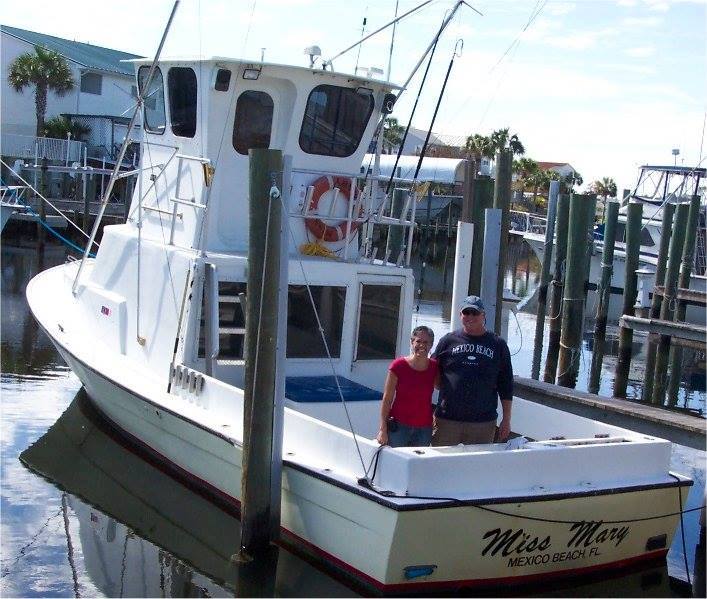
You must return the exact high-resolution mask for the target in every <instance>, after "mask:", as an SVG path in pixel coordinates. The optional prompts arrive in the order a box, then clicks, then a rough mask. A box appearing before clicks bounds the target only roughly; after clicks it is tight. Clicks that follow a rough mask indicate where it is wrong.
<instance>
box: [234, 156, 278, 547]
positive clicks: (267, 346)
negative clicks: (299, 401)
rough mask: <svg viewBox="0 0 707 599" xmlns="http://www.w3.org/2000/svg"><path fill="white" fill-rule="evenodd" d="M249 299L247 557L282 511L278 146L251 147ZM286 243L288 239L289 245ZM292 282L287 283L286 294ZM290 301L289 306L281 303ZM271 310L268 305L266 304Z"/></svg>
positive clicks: (271, 535) (272, 533)
mask: <svg viewBox="0 0 707 599" xmlns="http://www.w3.org/2000/svg"><path fill="white" fill-rule="evenodd" d="M249 155H250V171H249V179H250V191H249V196H250V210H249V212H250V219H249V221H250V228H249V248H248V287H247V289H248V302H247V308H246V310H247V312H246V336H245V339H246V345H245V392H244V405H243V462H242V463H243V475H242V481H241V483H242V486H241V501H242V504H241V551H240V555H241V557H242V558H245V559H247V558H248V557H252V556H257V555H264V554H266V553H267V551H268V548H269V545H270V543H271V542H272V541H274V540H275V539H276V538H277V537H276V534H277V532H276V531H278V530H279V516H280V480H278V479H277V477H279V476H281V474H280V473H281V467H282V466H281V460H282V455H281V453H280V454H279V455H277V453H276V452H274V451H273V449H274V447H277V446H278V444H279V441H278V439H276V438H275V435H276V433H277V432H278V431H279V430H280V431H281V425H279V424H278V421H279V420H281V417H282V415H281V411H282V409H283V407H282V406H283V404H282V397H278V389H281V388H282V387H284V385H283V383H282V382H281V381H280V378H281V377H283V376H284V372H283V371H282V367H283V366H284V365H283V364H278V354H281V351H282V345H279V344H284V343H285V341H284V340H283V339H279V338H278V337H279V335H278V333H280V332H281V331H282V322H280V319H282V318H284V319H285V321H286V319H287V300H286V299H284V298H283V297H282V296H283V293H282V291H283V290H282V289H281V286H282V281H281V279H282V273H281V269H282V268H285V269H286V268H287V263H286V258H285V263H284V264H282V252H281V249H282V247H283V244H282V239H281V237H282V230H283V215H282V209H281V200H280V198H279V196H278V195H277V193H278V192H276V191H275V190H276V189H277V190H282V189H283V185H282V168H283V159H282V152H281V151H280V150H267V149H251V150H250V151H249ZM285 247H286V244H285ZM286 290H287V285H285V287H284V293H286ZM283 304H284V305H283ZM266 307H267V309H265V308H266Z"/></svg>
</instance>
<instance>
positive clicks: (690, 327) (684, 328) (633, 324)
mask: <svg viewBox="0 0 707 599" xmlns="http://www.w3.org/2000/svg"><path fill="white" fill-rule="evenodd" d="M619 326H622V327H626V328H628V329H633V330H634V331H647V332H649V333H658V334H660V335H668V336H670V337H679V338H681V339H690V340H692V341H701V342H703V343H705V339H706V338H707V328H706V327H702V326H699V325H696V324H690V323H687V322H675V321H672V320H661V319H660V318H639V317H638V316H628V315H627V314H624V315H623V316H622V317H621V318H620V319H619Z"/></svg>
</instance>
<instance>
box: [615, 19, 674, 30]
mask: <svg viewBox="0 0 707 599" xmlns="http://www.w3.org/2000/svg"><path fill="white" fill-rule="evenodd" d="M664 22H665V19H663V18H662V17H655V16H654V17H626V18H625V19H623V20H622V23H623V24H624V25H626V26H627V27H630V28H638V29H643V28H644V27H657V26H658V25H661V24H662V23H664Z"/></svg>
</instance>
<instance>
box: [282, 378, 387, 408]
mask: <svg viewBox="0 0 707 599" xmlns="http://www.w3.org/2000/svg"><path fill="white" fill-rule="evenodd" d="M338 379H339V387H341V393H342V395H343V396H344V400H345V401H380V400H381V399H382V397H383V394H382V393H381V392H380V391H375V390H374V389H369V388H368V387H366V386H364V385H359V384H358V383H355V382H354V381H351V380H349V379H346V378H344V377H342V376H340V377H338ZM285 397H287V399H291V400H292V401H297V402H300V403H322V402H332V401H336V402H340V401H341V399H340V397H339V391H338V389H337V388H336V380H335V378H334V377H333V376H288V377H287V378H286V379H285Z"/></svg>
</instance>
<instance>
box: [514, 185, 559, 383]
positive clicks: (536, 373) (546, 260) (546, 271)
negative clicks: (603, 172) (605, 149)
mask: <svg viewBox="0 0 707 599" xmlns="http://www.w3.org/2000/svg"><path fill="white" fill-rule="evenodd" d="M559 193H560V182H559V181H550V192H549V194H548V206H547V223H546V225H545V251H544V252H543V264H542V271H541V274H540V289H539V290H538V309H537V312H536V320H535V346H534V348H533V365H532V367H531V375H530V376H531V377H532V378H534V379H535V380H538V378H539V377H540V360H541V358H542V352H543V337H544V335H545V314H546V305H547V288H548V285H549V284H550V264H551V262H552V247H553V242H554V235H555V215H556V214H557V196H558V195H559ZM529 271H530V269H527V270H526V272H529ZM513 292H514V293H515V289H514V290H513Z"/></svg>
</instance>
